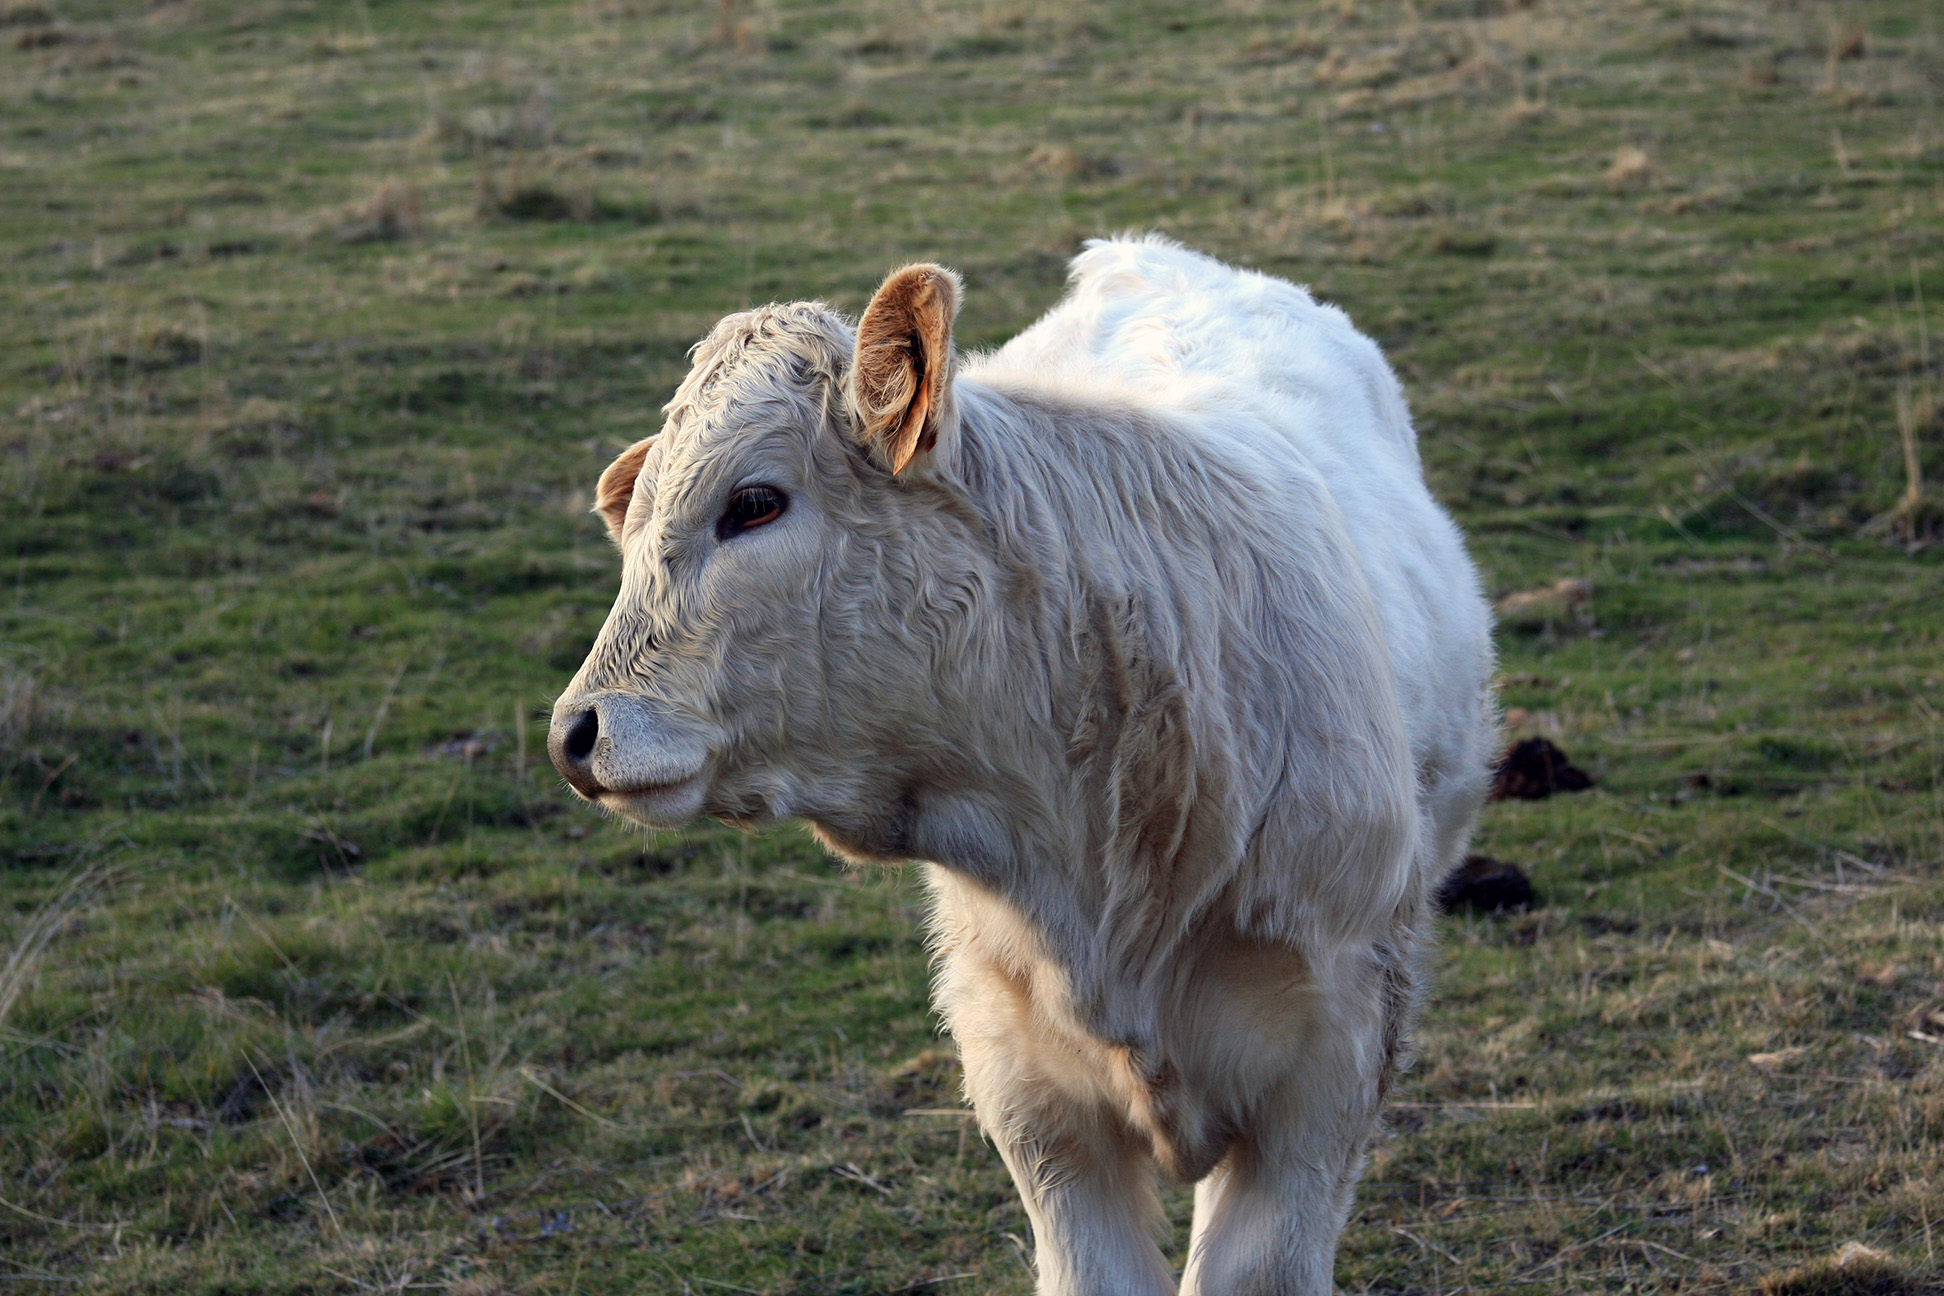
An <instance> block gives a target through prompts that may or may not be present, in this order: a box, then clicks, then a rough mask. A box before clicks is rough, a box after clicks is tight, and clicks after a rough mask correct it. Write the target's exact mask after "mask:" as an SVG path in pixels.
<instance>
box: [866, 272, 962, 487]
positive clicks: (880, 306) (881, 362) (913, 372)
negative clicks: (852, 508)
mask: <svg viewBox="0 0 1944 1296" xmlns="http://www.w3.org/2000/svg"><path fill="white" fill-rule="evenodd" d="M960 292H961V286H960V283H959V277H958V276H957V275H956V274H953V273H952V272H951V271H950V270H947V269H945V268H944V267H943V266H937V265H930V264H920V265H911V266H906V267H905V268H904V269H902V270H899V271H896V272H895V273H893V274H892V275H890V276H889V277H888V278H886V279H885V281H884V283H883V284H882V285H880V286H879V288H878V290H877V292H876V293H875V294H873V295H872V297H871V304H870V305H869V306H867V307H865V308H864V317H863V318H862V319H860V320H859V321H858V322H857V354H856V357H855V359H854V360H853V361H852V363H851V380H850V389H851V403H852V406H853V408H854V410H855V412H856V414H857V421H858V429H857V435H858V439H859V440H860V441H861V442H862V443H863V445H864V448H865V449H866V450H867V451H869V452H870V453H871V455H872V456H873V457H874V458H876V459H877V460H878V462H879V463H880V464H882V465H883V466H884V467H886V468H889V469H890V470H891V471H892V472H894V473H900V472H903V471H904V470H905V467H906V465H908V464H910V462H911V461H912V459H913V458H914V457H916V456H917V455H918V454H919V453H920V452H921V451H926V450H930V449H931V448H932V446H933V444H934V443H936V441H937V440H938V430H939V427H940V424H941V422H942V420H943V417H944V406H945V399H946V395H947V390H948V385H949V383H950V382H951V377H952V322H953V320H955V319H957V318H958V308H959V295H960Z"/></svg>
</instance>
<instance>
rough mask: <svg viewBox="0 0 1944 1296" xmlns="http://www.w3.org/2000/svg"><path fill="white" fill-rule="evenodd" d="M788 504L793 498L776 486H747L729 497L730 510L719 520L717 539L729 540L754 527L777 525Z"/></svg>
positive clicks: (723, 512) (723, 511)
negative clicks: (769, 523)
mask: <svg viewBox="0 0 1944 1296" xmlns="http://www.w3.org/2000/svg"><path fill="white" fill-rule="evenodd" d="M789 504H790V497H789V496H787V495H785V494H784V493H783V492H782V491H780V490H778V489H776V487H774V486H745V487H743V488H742V489H741V490H739V491H737V492H736V493H735V494H734V495H731V496H730V497H729V505H728V507H727V508H724V509H723V510H722V516H721V517H720V518H718V519H716V539H718V540H727V539H728V538H729V537H730V536H732V535H737V534H739V533H741V532H744V531H747V530H749V529H750V528H752V527H759V526H762V525H763V524H764V523H766V522H774V521H776V519H778V518H780V517H782V516H783V510H784V509H786V508H788V507H789Z"/></svg>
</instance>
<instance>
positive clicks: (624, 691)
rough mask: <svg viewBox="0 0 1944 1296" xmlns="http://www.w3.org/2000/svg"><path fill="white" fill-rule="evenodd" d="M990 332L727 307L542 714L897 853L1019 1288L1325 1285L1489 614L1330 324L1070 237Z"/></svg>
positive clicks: (869, 316) (1307, 1289) (1277, 292)
mask: <svg viewBox="0 0 1944 1296" xmlns="http://www.w3.org/2000/svg"><path fill="white" fill-rule="evenodd" d="M1072 279H1073V287H1072V291H1071V292H1070V293H1069V295H1068V297H1067V298H1066V299H1065V300H1064V301H1062V302H1061V303H1060V304H1059V305H1057V306H1056V307H1055V308H1054V309H1053V310H1052V311H1051V312H1050V313H1049V314H1048V315H1047V316H1046V317H1045V318H1044V319H1043V320H1041V321H1040V322H1039V323H1038V324H1036V325H1035V326H1034V327H1033V328H1031V329H1029V330H1028V331H1027V332H1025V333H1024V334H1022V335H1020V336H1019V337H1018V338H1016V339H1014V340H1013V341H1012V342H1011V343H1009V344H1008V345H1007V346H1005V347H1004V348H1002V349H1000V350H999V351H997V352H995V353H993V354H990V355H986V356H982V357H976V358H973V359H970V360H969V361H966V362H963V363H961V362H960V361H959V360H958V358H957V357H956V356H955V354H954V352H953V350H952V347H951V340H950V338H951V333H950V330H951V323H952V317H953V315H954V313H955V311H956V305H957V295H958V288H957V281H956V279H955V278H954V277H952V276H951V275H949V273H948V272H945V271H942V270H939V269H938V268H936V267H930V266H917V267H911V268H909V269H907V270H905V271H901V272H899V273H898V274H896V275H893V276H892V277H891V278H890V279H889V280H887V281H886V283H885V285H884V287H883V288H881V289H880V290H879V292H878V294H877V296H876V297H875V298H874V299H873V301H872V303H871V306H870V307H869V308H868V309H867V310H866V312H865V315H864V317H863V318H862V319H861V320H860V321H859V323H858V325H857V328H856V330H855V332H853V330H852V329H851V328H850V327H849V326H848V325H847V324H846V323H845V321H843V320H842V319H841V318H840V317H838V316H836V315H835V314H834V313H832V312H830V311H829V310H828V309H827V308H824V307H821V306H818V305H815V304H798V305H792V306H781V307H768V308H764V309H761V310H758V311H753V312H748V313H745V314H743V315H738V316H731V317H729V318H728V319H726V320H724V321H723V323H722V324H721V325H719V326H718V327H717V329H716V330H715V332H714V333H713V334H711V336H710V337H709V338H708V339H706V340H705V341H704V342H703V343H701V344H699V345H698V347H697V351H696V359H695V366H694V369H693V370H692V372H691V374H690V376H689V378H688V379H687V380H686V381H685V382H684V384H683V386H682V388H681V390H680V391H678V392H677V394H676V397H675V399H674V400H673V401H672V402H671V403H670V405H669V408H668V420H667V423H666V425H665V427H664V430H663V432H662V433H661V435H660V436H658V437H656V438H652V439H651V440H649V441H645V442H642V443H640V444H639V445H637V446H635V447H633V448H631V449H630V450H629V451H628V452H627V453H626V454H624V455H623V456H622V458H621V459H620V460H618V461H617V462H616V464H615V466H614V467H613V468H611V469H610V470H609V471H608V473H607V474H606V475H605V476H604V477H603V479H602V483H601V491H600V503H599V505H598V507H599V508H600V509H601V511H602V512H603V513H604V514H605V515H606V516H607V518H608V520H609V523H610V525H611V526H612V528H613V530H614V533H615V536H616V539H617V542H618V543H619V545H620V547H621V550H622V553H623V556H624V575H623V584H622V591H621V595H620V598H619V599H618V600H617V602H616V605H615V608H614V611H613V613H612V614H611V616H610V618H609V621H608V624H607V626H606V627H605V629H604V630H603V632H602V635H601V637H600V639H599V640H598V641H597V643H596V645H595V647H594V649H593V651H592V652H591V653H590V655H589V657H588V660H587V662H586V663H585V665H584V666H583V667H582V669H581V672H580V674H579V675H578V676H577V677H576V678H575V680H574V682H573V684H572V685H570V686H569V688H568V690H567V691H566V693H565V694H564V695H563V696H562V699H561V701H560V703H559V705H558V707H557V708H556V711H555V724H554V731H553V734H552V744H551V745H552V750H553V753H554V757H555V760H556V763H557V764H558V765H559V766H560V768H561V769H562V772H563V773H564V774H566V776H567V777H568V779H569V781H570V782H571V783H572V784H573V785H574V786H575V787H576V788H577V789H578V790H580V791H581V792H582V794H583V795H586V796H587V797H589V798H590V799H592V800H595V801H598V802H600V803H602V804H604V805H606V806H608V807H609V808H611V809H614V810H616V811H618V812H620V813H623V814H627V815H630V816H632V817H634V818H636V819H639V820H641V821H643V822H646V823H650V824H673V823H678V822H681V821H683V820H686V819H688V818H690V817H693V816H694V815H697V814H708V815H713V816H716V817H719V818H722V819H726V820H729V821H732V822H738V823H745V824H750V825H755V824H761V823H766V822H771V821H774V820H778V819H786V818H802V819H806V820H808V821H809V822H810V823H811V824H812V826H813V827H814V829H815V831H816V832H817V833H818V835H819V837H820V838H821V839H822V840H823V841H824V842H825V843H826V844H827V845H828V846H830V847H831V848H832V849H833V850H835V851H836V852H837V853H839V854H840V855H842V856H844V857H846V858H848V859H852V860H857V861H871V860H883V861H894V860H895V861H903V860H914V859H915V860H921V861H925V867H926V873H927V879H928V884H929V888H930V891H931V896H932V901H933V916H932V923H931V926H932V931H931V936H932V941H933V947H934V949H935V951H936V955H937V1002H938V1005H939V1008H940V1010H941V1012H942V1013H943V1015H944V1017H945V1020H946V1022H947V1024H948V1025H949V1027H950V1030H951V1033H952V1035H953V1037H954V1038H955V1039H956V1041H957V1042H958V1045H959V1049H960V1053H961V1057H962V1059H963V1062H964V1066H965V1074H966V1091H967V1096H968V1098H969V1099H970V1100H971V1102H972V1104H973V1106H974V1108H975V1109H976V1111H977V1113H978V1118H979V1121H980V1123H981V1126H982V1127H983V1128H984V1129H985V1131H986V1132H987V1133H988V1135H989V1136H990V1137H991V1138H992V1140H993V1142H994V1143H995V1144H996V1146H997V1147H998V1148H999V1150H1000V1152H1001V1154H1002V1156H1003V1157H1004V1158H1005V1161H1006V1164H1007V1166H1008V1168H1009V1169H1010V1171H1011V1172H1012V1175H1013V1178H1014V1181H1015V1182H1016V1184H1017V1185H1018V1187H1019V1190H1020V1193H1021V1196H1022V1198H1023V1199H1024V1202H1025V1205H1026V1208H1027V1211H1028V1214H1029V1216H1030V1218H1031V1220H1032V1224H1033V1231H1034V1239H1035V1247H1036V1261H1037V1266H1038V1270H1039V1282H1040V1288H1041V1290H1042V1292H1045V1293H1062V1294H1065V1293H1083V1292H1085V1293H1102V1294H1103V1296H1106V1294H1109V1293H1113V1294H1123V1293H1126V1294H1132V1293H1149V1292H1155V1293H1159V1292H1168V1291H1172V1290H1174V1286H1175V1284H1174V1281H1173V1278H1172V1276H1171V1274H1170V1271H1169V1268H1168V1266H1167V1264H1166V1262H1165V1261H1164V1259H1163V1256H1162V1253H1161V1251H1160V1249H1159V1247H1158V1246H1157V1245H1156V1243H1155V1241H1154V1240H1153V1235H1154V1229H1155V1226H1156V1224H1157V1223H1158V1218H1159V1212H1158V1205H1157V1200H1156V1195H1155V1183H1156V1176H1157V1174H1159V1173H1165V1174H1167V1175H1170V1176H1173V1177H1176V1178H1179V1179H1182V1180H1187V1181H1192V1182H1194V1183H1195V1184H1196V1199H1195V1202H1196V1204H1195V1220H1194V1236H1193V1240H1192V1244H1191V1247H1190V1253H1189V1261H1188V1267H1187V1271H1186V1273H1185V1274H1184V1276H1183V1279H1182V1290H1183V1291H1184V1292H1193V1293H1200V1294H1201V1296H1231V1294H1234V1296H1241V1294H1243V1293H1248V1294H1251V1296H1254V1294H1258V1293H1260V1294H1264V1296H1266V1294H1268V1293H1288V1294H1292V1296H1295V1294H1301V1296H1317V1294H1321V1293H1327V1292H1329V1291H1330V1290H1331V1262H1332V1255H1333V1252H1334V1248H1335V1242H1336V1237H1337V1234H1338V1232H1339V1230H1340V1229H1341V1227H1342V1224H1343V1221H1344V1217H1345V1214H1346V1212H1347V1210H1348V1208H1349V1201H1350V1193H1351V1188H1352V1185H1353V1183H1354V1180H1355V1177H1356V1174H1357V1172H1358V1169H1359V1167H1360V1165H1361V1161H1362V1157H1363V1149H1364V1145H1365V1143H1366V1141H1367V1139H1368V1137H1369V1134H1370V1131H1371V1128H1372V1125H1373V1122H1374V1120H1375V1119H1376V1114H1377V1110H1378V1106H1379V1104H1380V1102H1381V1100H1382V1096H1383V1093H1384V1090H1385V1088H1386V1086H1387V1085H1388V1083H1389V1080H1390V1077H1391V1075H1392V1073H1393V1070H1394V1068H1395V1066H1396V1064H1397V1058H1398V1052H1399V1048H1400V1041H1401V1037H1402V1033H1403V1031H1404V1029H1405V1027H1406V1025H1407V1021H1408V1016H1409V1013H1410V1010H1411V1007H1412V1003H1413V1000H1414V997H1415V985H1416V979H1417V963H1418V958H1419V955H1420V952H1421V950H1422V949H1423V947H1424V944H1425V941H1426V939H1427V929H1428V924H1429V916H1428V913H1427V909H1426V899H1427V895H1428V892H1429V889H1430V887H1431V886H1432V885H1433V883H1434V882H1435V880H1436V879H1437V878H1438V877H1439V876H1440V875H1441V874H1442V872H1443V870H1444V869H1445V868H1447V867H1448V866H1449V865H1450V864H1451V863H1452V862H1453V861H1454V860H1455V859H1456V857H1457V856H1458V855H1459V853H1460V852H1461V851H1462V849H1463V845H1464V841H1465V838H1466V836H1467V834H1468V833H1469V831H1470V826H1471V822H1472V819H1473V816H1474V815H1475V813H1476V810H1477V806H1478V804H1479V802H1480V800H1481V799H1482V796H1483V792H1484V788H1485V782H1486V774H1487V765H1488V747H1489V745H1490V743H1491V740H1492V735H1493V729H1494V722H1493V716H1492V710H1491V704H1490V701H1489V692H1488V680H1489V674H1490V669H1491V649H1490V640H1489V619H1488V615H1487V612H1486V609H1485V606H1484V604H1483V601H1482V599H1481V598H1480V596H1479V593H1478V589H1477V581H1476V577H1475V574H1474V573H1473V570H1472V568H1471V566H1470V563H1469V562H1468V560H1467V559H1466V557H1465V555H1464V552H1463V548H1462V544H1461V542H1460V540H1459V537H1458V535H1457V532H1456V530H1455V528H1454V527H1453V526H1452V525H1451V523H1450V521H1449V520H1448V519H1447V518H1446V517H1445V515H1444V514H1443V513H1442V512H1441V511H1440V510H1439V509H1438V507H1437V506H1436V504H1435V503H1434V502H1433V501H1432V500H1431V498H1430V495H1429V493H1428V492H1427V490H1426V489H1425V486H1424V482H1423V475H1422V470H1421V468H1420V465H1419V461H1418V457H1417V449H1416V441H1415V437H1414V434H1413V433H1412V430H1411V426H1410V422H1409V417H1408V414H1407V412H1406V410H1405V406H1404V402H1403V399H1402V395H1401V393H1400V391H1399V389H1398V385H1397V383H1396V380H1395V378H1394V377H1393V376H1392V374H1391V372H1390V370H1389V368H1388V366H1387V365H1386V364H1385V363H1384V361H1383V358H1382V357H1381V355H1380V354H1379V353H1378V351H1377V348H1376V347H1375V346H1374V345H1373V344H1371V343H1370V342H1369V341H1368V340H1367V339H1365V338H1363V337H1362V336H1361V335H1359V334H1358V333H1356V332H1355V330H1354V329H1352V328H1351V326H1350V324H1349V321H1348V320H1347V319H1346V318H1345V317H1344V316H1343V315H1342V313H1341V312H1339V311H1337V310H1335V309H1334V308H1331V307H1328V306H1324V305H1320V304H1318V303H1316V302H1314V301H1313V300H1312V299H1310V298H1309V297H1308V295H1307V294H1305V293H1303V292H1302V291H1301V290H1299V289H1297V288H1295V287H1293V286H1291V285H1289V284H1287V283H1283V282H1281V281H1279V280H1275V279H1271V278H1267V277H1265V276H1261V275H1255V274H1249V273H1244V272H1238V271H1235V270H1232V269H1230V268H1228V267H1225V266H1222V265H1220V264H1218V263H1216V262H1213V261H1211V260H1208V259H1207V258H1204V257H1201V256H1199V255H1196V254H1194V253H1192V252H1188V251H1186V250H1184V249H1182V248H1179V247H1177V246H1175V245H1173V244H1170V243H1167V242H1165V241H1162V240H1154V239H1150V240H1143V241H1120V242H1103V243H1096V244H1093V245H1090V247H1089V248H1088V250H1087V251H1085V252H1084V253H1082V255H1081V256H1080V257H1079V258H1077V259H1076V261H1075V263H1074V266H1073V270H1072Z"/></svg>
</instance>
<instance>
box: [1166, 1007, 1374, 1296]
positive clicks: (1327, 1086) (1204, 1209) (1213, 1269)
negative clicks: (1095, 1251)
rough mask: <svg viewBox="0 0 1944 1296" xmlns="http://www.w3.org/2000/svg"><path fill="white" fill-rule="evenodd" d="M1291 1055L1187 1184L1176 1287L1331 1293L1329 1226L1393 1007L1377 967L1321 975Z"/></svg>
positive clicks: (1370, 1106) (1350, 1180)
mask: <svg viewBox="0 0 1944 1296" xmlns="http://www.w3.org/2000/svg"><path fill="white" fill-rule="evenodd" d="M1314 1002H1315V1012H1314V1013H1313V1014H1312V1015H1310V1016H1309V1019H1308V1020H1307V1022H1305V1023H1304V1025H1303V1028H1302V1030H1301V1038H1300V1041H1299V1042H1298V1044H1297V1047H1296V1048H1295V1049H1294V1050H1293V1051H1292V1053H1291V1054H1290V1057H1291V1062H1292V1064H1291V1065H1290V1066H1289V1067H1288V1069H1287V1070H1286V1071H1285V1072H1284V1073H1283V1075H1282V1076H1281V1077H1280V1078H1279V1080H1278V1081H1277V1083H1276V1084H1275V1085H1274V1086H1273V1087H1272V1088H1271V1089H1270V1090H1269V1091H1268V1092H1267V1094H1266V1096H1265V1097H1264V1098H1263V1099H1262V1100H1261V1101H1260V1102H1259V1103H1258V1104H1257V1105H1256V1107H1255V1110H1254V1111H1253V1112H1252V1113H1251V1117H1250V1120H1249V1122H1248V1126H1247V1128H1246V1129H1244V1130H1243V1131H1242V1132H1241V1133H1240V1135H1239V1136H1238V1138H1237V1139H1236V1141H1235V1143H1234V1144H1233V1145H1232V1146H1231V1147H1230V1148H1229V1151H1228V1153H1227V1155H1225V1156H1224V1157H1223V1159H1222V1161H1221V1162H1220V1164H1218V1165H1217V1166H1216V1167H1215V1169H1214V1171H1213V1172H1211V1173H1210V1174H1209V1175H1208V1177H1207V1178H1205V1179H1203V1180H1202V1181H1201V1182H1200V1183H1198V1184H1196V1185H1195V1222H1194V1228H1193V1232H1192V1236H1191V1239H1190V1241H1189V1247H1188V1268H1187V1271H1186V1272H1185V1273H1184V1274H1183V1276H1182V1283H1181V1296H1331V1293H1332V1292H1334V1291H1335V1283H1334V1277H1335V1267H1336V1247H1337V1236H1338V1234H1340V1233H1341V1232H1342V1231H1343V1225H1344V1221H1345V1219H1346V1218H1347V1217H1348V1216H1349V1212H1350V1202H1351V1194H1352V1190H1353V1189H1354V1187H1355V1185H1356V1181H1357V1176H1358V1175H1359V1174H1360V1173H1361V1172H1362V1169H1363V1161H1364V1153H1365V1149H1366V1147H1367V1145H1368V1141H1369V1138H1370V1133H1371V1130H1372V1128H1373V1127H1374V1125H1375V1124H1376V1119H1377V1113H1378V1109H1379V1104H1380V1100H1381V1090H1382V1088H1383V1086H1384V1084H1385V1083H1386V1082H1387V1080H1388V1078H1389V1073H1390V1070H1391V1068H1392V1066H1393V1065H1394V1061H1395V1059H1394V1057H1393V1056H1392V1054H1393V1051H1394V1049H1395V1047H1396V1038H1397V1031H1398V1029H1400V1028H1401V1025H1402V1023H1401V1021H1394V1020H1393V1018H1394V1017H1396V1016H1397V1014H1399V1013H1401V1012H1403V1011H1404V1004H1403V1002H1402V1001H1401V1000H1400V999H1399V998H1398V996H1396V995H1386V994H1385V993H1384V985H1383V977H1382V973H1381V972H1377V973H1372V974H1370V975H1366V976H1362V977H1356V978H1354V979H1353V981H1352V984H1350V985H1347V986H1346V985H1344V984H1342V983H1341V982H1339V983H1338V984H1337V985H1334V986H1332V985H1327V984H1325V985H1320V986H1319V987H1318V988H1317V991H1316V998H1315V1001H1314Z"/></svg>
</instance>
